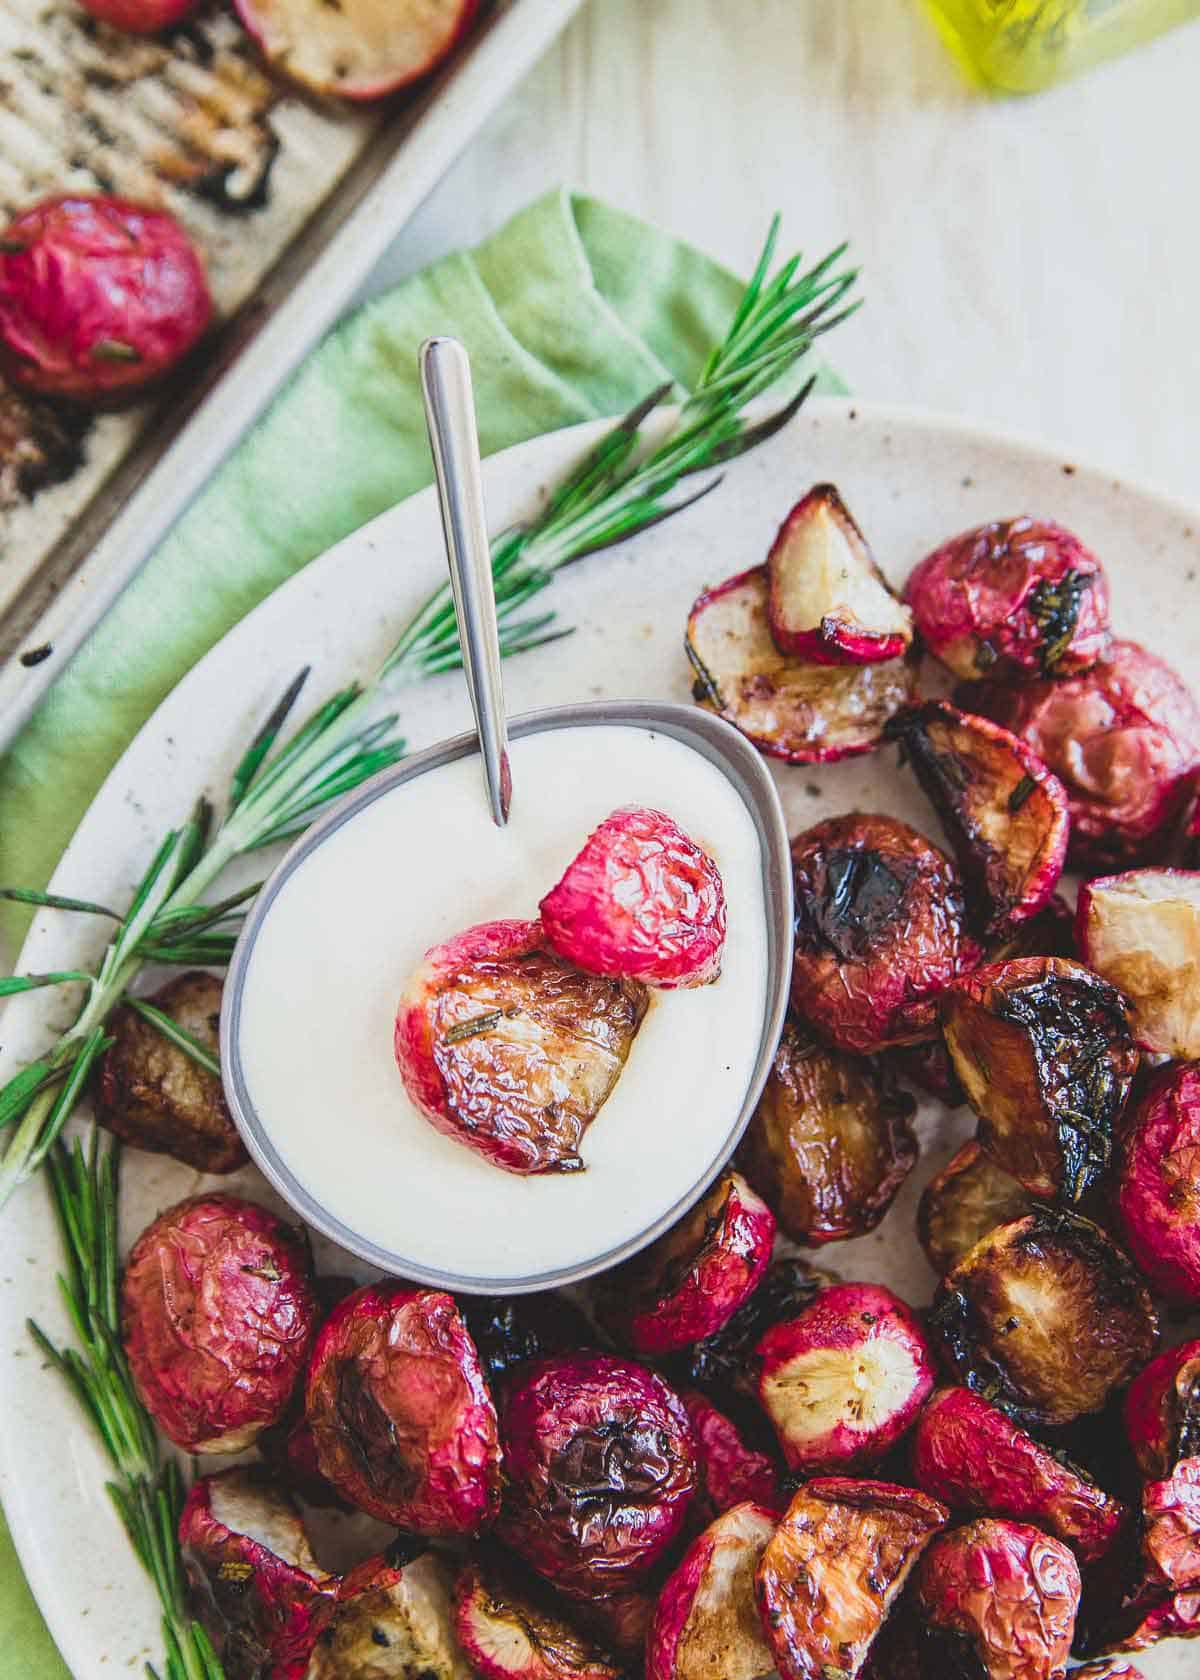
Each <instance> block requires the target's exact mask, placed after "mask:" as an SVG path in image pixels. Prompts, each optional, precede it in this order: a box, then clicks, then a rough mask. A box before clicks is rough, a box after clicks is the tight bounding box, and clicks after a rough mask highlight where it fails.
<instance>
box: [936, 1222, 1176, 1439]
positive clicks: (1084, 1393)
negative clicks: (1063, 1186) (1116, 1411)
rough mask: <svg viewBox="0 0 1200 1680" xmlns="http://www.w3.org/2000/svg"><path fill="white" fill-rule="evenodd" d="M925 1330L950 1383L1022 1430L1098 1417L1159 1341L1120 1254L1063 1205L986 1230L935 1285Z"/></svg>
mask: <svg viewBox="0 0 1200 1680" xmlns="http://www.w3.org/2000/svg"><path fill="white" fill-rule="evenodd" d="M928 1323H929V1328H930V1331H931V1332H932V1334H933V1336H934V1339H935V1341H936V1342H937V1344H938V1347H939V1351H940V1353H941V1355H942V1359H943V1362H944V1364H945V1366H946V1367H947V1368H948V1369H949V1370H951V1371H953V1372H954V1373H955V1374H956V1376H957V1380H958V1381H959V1383H961V1384H962V1385H963V1386H964V1387H966V1388H969V1389H971V1390H972V1391H973V1392H974V1393H976V1394H981V1395H983V1397H984V1398H985V1399H986V1400H988V1401H990V1402H991V1404H992V1405H994V1406H998V1407H999V1408H1000V1409H1001V1410H1002V1411H1005V1412H1007V1413H1008V1414H1009V1416H1011V1417H1013V1418H1015V1419H1016V1420H1017V1421H1018V1422H1019V1423H1021V1424H1022V1425H1024V1426H1025V1427H1027V1428H1031V1429H1037V1428H1040V1427H1049V1428H1055V1427H1059V1426H1061V1425H1063V1424H1067V1423H1071V1422H1072V1421H1073V1420H1074V1419H1075V1418H1078V1417H1083V1416H1086V1415H1088V1414H1090V1413H1092V1412H1099V1411H1101V1410H1102V1409H1103V1407H1104V1406H1105V1405H1106V1404H1107V1402H1108V1400H1109V1398H1110V1396H1111V1395H1112V1394H1113V1393H1114V1392H1116V1391H1117V1390H1118V1389H1120V1388H1122V1387H1123V1386H1124V1385H1125V1384H1126V1383H1127V1382H1128V1381H1129V1380H1130V1378H1131V1377H1132V1376H1133V1374H1134V1372H1135V1371H1136V1370H1137V1369H1138V1368H1139V1367H1140V1366H1141V1365H1143V1364H1144V1363H1145V1362H1146V1360H1147V1359H1149V1358H1150V1356H1151V1354H1152V1353H1153V1352H1154V1348H1155V1343H1156V1342H1157V1339H1158V1315H1157V1313H1156V1312H1155V1310H1154V1306H1153V1304H1152V1302H1151V1300H1150V1295H1149V1291H1148V1290H1147V1289H1146V1287H1145V1285H1144V1284H1143V1283H1142V1281H1141V1279H1140V1278H1139V1277H1138V1275H1137V1273H1136V1272H1135V1271H1134V1269H1133V1266H1132V1265H1131V1264H1130V1262H1129V1260H1128V1258H1127V1256H1126V1255H1125V1254H1124V1253H1123V1252H1122V1250H1121V1249H1119V1248H1118V1247H1117V1245H1116V1244H1115V1243H1114V1242H1113V1241H1112V1240H1111V1239H1110V1238H1109V1237H1108V1236H1107V1235H1106V1234H1105V1233H1104V1232H1103V1231H1102V1230H1101V1229H1100V1227H1099V1226H1098V1225H1094V1224H1092V1223H1091V1221H1090V1220H1087V1219H1081V1218H1080V1217H1079V1216H1078V1215H1077V1214H1073V1213H1068V1212H1066V1210H1065V1209H1049V1208H1040V1209H1038V1210H1037V1211H1036V1212H1034V1213H1031V1214H1028V1215H1027V1216H1026V1217H1025V1218H1024V1219H1016V1220H1013V1221H1012V1222H1011V1223H1010V1224H1008V1225H999V1226H997V1227H996V1229H995V1230H994V1231H990V1232H989V1233H988V1235H987V1236H986V1237H983V1238H982V1239H981V1240H980V1241H979V1242H977V1243H976V1244H975V1247H974V1248H972V1249H970V1250H969V1251H968V1252H967V1253H966V1254H965V1255H964V1256H963V1257H962V1259H961V1260H960V1261H959V1262H958V1264H957V1265H956V1266H955V1267H954V1268H953V1269H952V1270H951V1271H950V1272H948V1273H947V1275H946V1276H945V1277H944V1278H943V1280H942V1282H941V1284H940V1285H939V1287H938V1290H937V1293H936V1295H935V1297H934V1302H933V1307H932V1309H931V1310H930V1313H929V1318H928Z"/></svg>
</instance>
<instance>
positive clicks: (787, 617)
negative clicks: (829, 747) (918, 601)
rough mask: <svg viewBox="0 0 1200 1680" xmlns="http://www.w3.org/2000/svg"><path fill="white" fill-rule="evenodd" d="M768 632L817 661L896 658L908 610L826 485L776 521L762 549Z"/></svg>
mask: <svg viewBox="0 0 1200 1680" xmlns="http://www.w3.org/2000/svg"><path fill="white" fill-rule="evenodd" d="M767 574H768V579H769V584H770V607H769V612H770V624H771V635H772V636H773V637H774V640H775V644H776V646H777V647H778V648H779V649H780V651H781V652H782V653H788V654H791V655H793V656H794V657H796V658H798V659H811V660H813V661H814V662H815V663H816V664H818V665H868V664H875V663H878V662H879V661H880V660H884V659H898V658H900V657H901V656H902V655H903V654H905V653H906V652H907V651H908V649H909V647H910V646H911V644H912V639H913V627H912V613H911V612H910V610H909V609H908V608H907V607H906V606H905V605H904V604H903V602H901V601H898V600H897V599H896V597H895V596H894V595H893V594H892V591H891V590H890V589H889V587H888V584H887V580H886V578H885V577H884V575H883V573H882V572H881V571H880V570H879V567H878V566H877V565H876V563H875V559H874V557H873V555H872V554H871V550H870V548H869V547H868V546H867V541H866V538H865V537H864V536H863V534H862V532H861V531H860V530H859V528H858V526H857V525H856V524H855V522H854V520H853V519H852V518H851V516H850V513H849V511H848V510H847V508H846V506H845V504H844V502H843V501H842V499H841V497H840V496H839V495H838V493H837V490H836V489H835V488H834V486H833V485H832V484H817V485H814V487H813V488H812V489H811V490H810V491H809V492H808V494H807V495H806V496H803V497H802V498H801V499H800V501H798V502H797V503H796V505H795V507H794V508H793V509H792V511H791V512H790V513H789V514H788V516H787V518H786V519H785V520H784V522H783V524H782V525H781V526H780V528H779V534H778V536H777V537H776V538H775V541H774V543H773V544H772V546H771V552H770V553H769V554H768V556H767Z"/></svg>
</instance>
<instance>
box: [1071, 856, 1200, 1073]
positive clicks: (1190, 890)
mask: <svg viewBox="0 0 1200 1680" xmlns="http://www.w3.org/2000/svg"><path fill="white" fill-rule="evenodd" d="M1079 949H1080V951H1081V952H1082V953H1083V960H1084V962H1086V963H1087V964H1088V966H1089V967H1090V968H1094V969H1095V971H1096V973H1097V974H1102V975H1103V976H1104V978H1105V979H1106V980H1108V981H1110V982H1111V983H1112V984H1113V985H1114V986H1116V987H1117V988H1118V990H1119V991H1121V992H1123V993H1124V995H1125V996H1126V997H1127V998H1128V999H1129V1002H1130V1005H1131V1006H1132V1010H1133V1017H1132V1019H1133V1033H1134V1037H1135V1038H1136V1039H1137V1041H1138V1043H1139V1044H1140V1045H1141V1046H1142V1048H1143V1049H1144V1050H1152V1051H1155V1052H1157V1053H1158V1054H1160V1055H1164V1056H1173V1057H1174V1058H1175V1060H1176V1061H1191V1060H1193V1059H1195V1058H1198V1057H1200V871H1197V870H1192V869H1131V870H1129V871H1128V872H1127V873H1126V874H1124V875H1106V876H1102V877H1100V878H1098V879H1097V880H1094V881H1088V882H1087V883H1086V884H1085V885H1084V887H1083V888H1082V890H1081V892H1080V894H1079Z"/></svg>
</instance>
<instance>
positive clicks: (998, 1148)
mask: <svg viewBox="0 0 1200 1680" xmlns="http://www.w3.org/2000/svg"><path fill="white" fill-rule="evenodd" d="M942 1028H943V1031H944V1033H945V1036H946V1045H947V1047H948V1049H949V1051H950V1056H951V1059H952V1060H953V1062H954V1069H955V1072H956V1073H957V1074H958V1077H959V1079H960V1080H961V1081H962V1086H963V1090H964V1091H965V1092H966V1093H967V1100H968V1102H969V1103H970V1104H971V1106H972V1108H974V1109H975V1111H976V1113H977V1114H978V1115H979V1142H980V1144H981V1146H982V1148H983V1150H984V1152H985V1153H986V1154H987V1155H988V1156H989V1158H990V1159H991V1160H993V1161H994V1162H995V1163H996V1165H997V1166H998V1167H1002V1168H1003V1169H1004V1171H1005V1172H1007V1173H1010V1174H1011V1175H1012V1177H1013V1178H1015V1179H1017V1180H1019V1182H1020V1183H1021V1184H1023V1185H1024V1186H1025V1188H1026V1189H1027V1190H1029V1191H1030V1192H1031V1193H1032V1194H1033V1195H1035V1196H1056V1197H1059V1198H1061V1199H1062V1200H1064V1201H1068V1202H1078V1201H1080V1200H1081V1199H1082V1198H1083V1197H1084V1196H1085V1195H1086V1194H1087V1192H1088V1191H1089V1190H1090V1189H1091V1188H1092V1187H1093V1185H1095V1184H1096V1182H1097V1181H1098V1180H1099V1179H1100V1177H1101V1176H1102V1175H1103V1173H1104V1171H1105V1170H1106V1168H1107V1166H1108V1163H1109V1160H1110V1159H1111V1156H1112V1150H1113V1136H1114V1132H1115V1129H1116V1126H1117V1122H1118V1121H1119V1120H1120V1118H1121V1115H1122V1113H1123V1111H1124V1108H1125V1103H1126V1100H1127V1098H1128V1096H1129V1088H1130V1085H1131V1083H1132V1081H1133V1076H1134V1074H1135V1073H1136V1072H1137V1067H1138V1052H1137V1047H1136V1045H1135V1044H1134V1042H1133V1038H1132V1036H1131V1034H1130V1031H1129V1008H1128V1005H1127V1004H1126V1002H1125V999H1124V998H1123V997H1122V996H1121V994H1120V993H1119V992H1118V991H1117V990H1116V989H1115V988H1114V987H1112V986H1110V985H1109V984H1108V982H1107V981H1106V980H1101V979H1100V978H1099V977H1098V976H1097V975H1095V974H1093V973H1092V972H1091V970H1090V969H1087V968H1084V967H1083V966H1082V965H1081V964H1080V963H1075V962H1069V961H1067V960H1066V959H1064V958H1061V957H1024V958H1018V959H1017V960H1016V961H1015V962H1008V963H993V964H989V965H988V966H987V967H985V968H980V969H976V971H975V973H974V974H968V975H966V976H965V977H964V978H963V979H962V980H959V981H958V982H957V983H956V984H955V985H953V986H951V987H950V988H949V989H948V990H947V991H946V992H945V994H944V995H943V998H942Z"/></svg>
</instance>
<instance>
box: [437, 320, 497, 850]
mask: <svg viewBox="0 0 1200 1680" xmlns="http://www.w3.org/2000/svg"><path fill="white" fill-rule="evenodd" d="M420 365H421V389H422V391H423V392H424V396H425V424H426V425H427V426H428V428H429V445H430V448H431V449H432V451H433V468H434V473H435V474H436V477H437V490H438V503H439V505H440V507H441V510H442V530H443V532H444V533H445V537H446V557H447V559H448V560H449V562H450V585H451V588H452V589H453V591H454V611H455V614H456V616H457V618H458V635H459V642H460V644H461V646H462V652H463V670H464V671H465V673H466V678H467V689H468V692H469V693H470V696H471V709H472V710H473V711H474V713H475V727H476V729H477V731H478V733H479V747H480V756H481V758H482V760H483V779H484V783H485V784H486V787H487V794H488V803H489V804H490V806H491V810H492V821H493V822H494V823H495V824H496V827H497V828H503V827H504V825H505V824H506V823H507V822H508V808H509V804H510V802H511V800H512V772H511V770H510V769H509V762H508V725H507V721H506V718H505V711H504V683H503V679H502V678H501V675H500V634H499V630H498V628H497V624H496V592H495V588H494V586H493V583H492V558H491V549H490V546H489V544H488V534H487V519H486V517H485V515H484V508H483V478H482V474H481V471H480V460H479V435H478V432H477V431H476V428H475V399H474V394H473V392H472V389H471V363H470V360H469V358H468V356H467V352H466V351H465V350H464V348H463V346H462V345H461V344H460V343H459V342H458V340H457V339H455V338H430V339H427V340H426V341H425V343H424V344H423V345H422V346H421V355H420Z"/></svg>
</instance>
